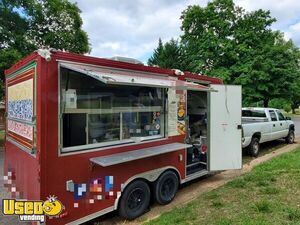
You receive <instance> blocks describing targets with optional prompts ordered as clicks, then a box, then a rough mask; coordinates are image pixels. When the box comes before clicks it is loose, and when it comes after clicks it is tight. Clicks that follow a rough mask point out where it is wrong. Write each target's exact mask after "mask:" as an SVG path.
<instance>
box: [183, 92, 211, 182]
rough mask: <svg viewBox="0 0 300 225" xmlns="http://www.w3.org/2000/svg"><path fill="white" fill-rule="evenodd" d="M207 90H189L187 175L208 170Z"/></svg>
mask: <svg viewBox="0 0 300 225" xmlns="http://www.w3.org/2000/svg"><path fill="white" fill-rule="evenodd" d="M207 113H208V112H207V92H201V91H187V119H188V120H187V121H188V132H187V137H186V143H188V144H192V145H193V147H191V148H188V149H187V161H186V163H187V166H186V174H187V176H189V175H191V174H194V173H197V172H200V171H205V170H207V169H208V168H207V135H208V132H207Z"/></svg>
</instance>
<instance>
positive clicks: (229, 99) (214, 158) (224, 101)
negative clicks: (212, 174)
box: [208, 85, 242, 171]
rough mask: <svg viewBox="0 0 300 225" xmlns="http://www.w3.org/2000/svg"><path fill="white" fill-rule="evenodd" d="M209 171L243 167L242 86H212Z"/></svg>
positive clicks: (210, 95)
mask: <svg viewBox="0 0 300 225" xmlns="http://www.w3.org/2000/svg"><path fill="white" fill-rule="evenodd" d="M211 87H212V88H213V89H214V90H216V91H217V92H211V93H210V94H209V105H210V107H209V113H208V114H209V115H208V122H209V155H208V157H209V160H208V162H209V165H208V170H210V171H217V170H228V169H241V168H242V143H241V139H242V134H241V133H242V132H241V112H242V108H241V86H233V85H211Z"/></svg>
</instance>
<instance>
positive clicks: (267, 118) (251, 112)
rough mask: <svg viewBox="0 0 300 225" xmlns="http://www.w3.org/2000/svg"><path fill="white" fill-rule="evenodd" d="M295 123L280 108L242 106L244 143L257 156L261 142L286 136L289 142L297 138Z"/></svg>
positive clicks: (244, 146) (251, 153)
mask: <svg viewBox="0 0 300 225" xmlns="http://www.w3.org/2000/svg"><path fill="white" fill-rule="evenodd" d="M294 132H295V125H294V123H293V121H291V118H289V117H285V116H283V115H282V113H281V112H280V111H279V110H278V109H272V108H242V135H243V136H242V145H243V148H247V150H248V153H249V154H250V155H252V156H255V157H256V156H257V155H258V153H259V144H260V143H263V142H267V141H273V140H277V139H281V138H284V139H285V140H286V142H287V143H290V144H291V143H293V142H294V139H295V133H294Z"/></svg>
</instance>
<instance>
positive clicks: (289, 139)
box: [285, 130, 295, 144]
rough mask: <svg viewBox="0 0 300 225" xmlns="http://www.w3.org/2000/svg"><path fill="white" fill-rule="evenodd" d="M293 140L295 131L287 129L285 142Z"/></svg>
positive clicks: (289, 142)
mask: <svg viewBox="0 0 300 225" xmlns="http://www.w3.org/2000/svg"><path fill="white" fill-rule="evenodd" d="M294 141H295V132H294V131H293V130H290V131H289V134H288V136H287V137H286V138H285V142H286V143H287V144H293V143H294Z"/></svg>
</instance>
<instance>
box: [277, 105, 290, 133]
mask: <svg viewBox="0 0 300 225" xmlns="http://www.w3.org/2000/svg"><path fill="white" fill-rule="evenodd" d="M276 113H277V116H278V120H279V125H278V127H279V129H280V130H279V131H280V137H279V138H283V137H286V136H287V135H288V133H289V125H288V122H287V121H286V119H285V117H284V116H283V115H282V113H281V112H280V111H279V110H276Z"/></svg>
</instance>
